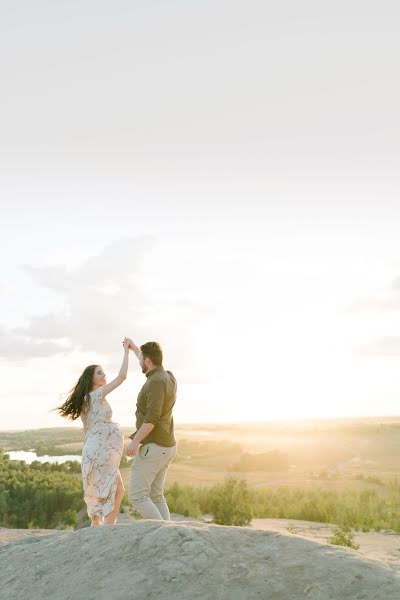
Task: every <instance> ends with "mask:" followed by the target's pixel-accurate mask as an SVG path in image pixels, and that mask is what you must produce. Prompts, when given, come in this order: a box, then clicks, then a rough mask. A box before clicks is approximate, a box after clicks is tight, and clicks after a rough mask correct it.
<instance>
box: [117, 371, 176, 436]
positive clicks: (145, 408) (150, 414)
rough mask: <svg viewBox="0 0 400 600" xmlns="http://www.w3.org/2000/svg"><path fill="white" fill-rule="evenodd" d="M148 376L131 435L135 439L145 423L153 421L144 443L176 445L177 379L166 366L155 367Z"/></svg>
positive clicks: (138, 399) (141, 393)
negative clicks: (175, 407)
mask: <svg viewBox="0 0 400 600" xmlns="http://www.w3.org/2000/svg"><path fill="white" fill-rule="evenodd" d="M146 377H147V381H146V383H145V384H144V386H143V387H142V389H141V390H140V392H139V395H138V398H137V402H136V431H135V433H132V435H130V436H129V437H130V438H131V439H133V438H134V437H135V435H136V433H137V431H138V430H139V429H140V427H141V426H142V425H143V423H152V424H153V425H154V429H153V430H152V431H151V432H150V433H149V435H147V436H146V437H145V438H144V439H143V440H142V444H149V443H150V442H153V443H154V444H159V446H167V447H170V446H174V445H175V444H176V440H175V435H174V419H173V416H172V409H173V407H174V404H175V402H176V389H177V384H176V379H175V377H174V376H173V374H172V373H171V371H166V370H165V369H164V367H155V368H154V369H152V370H151V371H149V372H148V373H146Z"/></svg>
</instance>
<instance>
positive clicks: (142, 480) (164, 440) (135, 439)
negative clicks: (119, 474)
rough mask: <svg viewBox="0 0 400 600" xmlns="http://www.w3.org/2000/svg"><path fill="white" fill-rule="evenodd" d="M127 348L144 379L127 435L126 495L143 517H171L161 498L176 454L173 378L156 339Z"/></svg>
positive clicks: (174, 389)
mask: <svg viewBox="0 0 400 600" xmlns="http://www.w3.org/2000/svg"><path fill="white" fill-rule="evenodd" d="M127 341H128V344H129V348H130V349H131V350H133V352H134V353H135V354H136V356H137V357H138V359H139V363H140V366H141V368H142V372H143V373H144V374H145V375H146V378H147V381H146V383H145V384H144V385H143V387H142V389H141V390H140V392H139V395H138V398H137V403H136V432H135V433H133V434H132V435H130V436H129V437H130V438H131V440H132V441H131V442H130V444H129V445H128V456H134V457H135V458H134V460H133V462H132V475H131V481H130V485H129V490H128V498H129V500H130V501H131V502H132V504H133V505H134V506H135V508H136V509H137V510H138V511H139V512H140V514H141V515H142V517H143V518H144V519H159V520H165V521H169V520H170V518H171V517H170V513H169V509H168V504H167V502H166V500H165V498H164V483H165V477H166V474H167V469H168V466H169V464H170V463H171V462H172V460H173V459H174V458H175V456H176V440H175V436H174V419H173V416H172V409H173V407H174V404H175V401H176V389H177V384H176V379H175V377H174V376H173V374H172V373H171V371H166V370H165V369H164V367H163V365H162V363H163V355H162V350H161V347H160V345H159V344H158V343H157V342H147V343H146V344H143V346H140V349H139V348H138V347H137V346H135V344H134V343H133V342H132V340H131V339H129V338H128V340H127Z"/></svg>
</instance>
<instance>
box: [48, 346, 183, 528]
mask: <svg viewBox="0 0 400 600" xmlns="http://www.w3.org/2000/svg"><path fill="white" fill-rule="evenodd" d="M123 348H124V358H123V361H122V365H121V369H120V372H119V374H118V376H117V377H116V378H115V379H113V381H111V382H110V383H107V382H106V375H105V373H104V371H103V369H102V367H101V366H99V365H90V366H89V367H86V369H85V370H84V371H83V373H82V375H81V376H80V378H79V380H78V382H77V384H76V385H75V387H74V388H73V389H72V390H71V392H70V394H69V396H68V398H67V400H66V401H65V402H64V404H63V405H62V406H60V407H59V408H58V410H59V413H60V414H61V415H62V416H63V417H67V418H70V419H72V420H75V419H77V418H78V417H81V419H82V422H83V428H84V432H85V442H84V445H83V449H82V480H83V490H84V498H85V502H86V505H87V513H88V515H89V517H90V519H91V522H92V527H94V526H97V525H113V524H115V523H116V521H117V517H118V513H119V509H120V506H121V501H122V497H123V495H124V491H125V489H124V484H123V482H122V477H121V473H120V471H119V464H120V461H121V456H122V452H123V447H124V438H123V434H122V431H121V429H120V426H119V425H118V424H117V423H114V422H113V421H112V420H111V418H112V410H111V407H110V405H109V404H108V402H107V399H106V396H108V394H110V392H112V391H113V390H115V389H116V388H117V387H119V386H120V385H121V384H122V383H123V382H124V381H125V379H126V376H127V373H128V362H129V350H132V351H133V352H134V353H135V355H136V356H137V358H138V360H139V364H140V366H141V369H142V372H143V373H144V374H145V375H146V378H147V380H146V382H145V384H144V385H143V387H142V389H141V390H140V392H139V395H138V398H137V404H136V432H135V433H133V434H132V435H130V436H129V437H130V439H131V442H130V443H129V445H128V451H127V454H128V456H133V457H134V459H133V461H132V475H131V480H130V485H129V490H128V498H129V500H130V501H131V502H132V504H133V505H134V506H135V508H136V509H137V510H138V511H139V513H140V514H141V515H142V517H143V518H144V519H159V520H162V519H164V520H169V519H170V514H169V509H168V505H167V502H166V500H165V498H164V483H165V477H166V474H167V469H168V466H169V464H170V463H171V461H172V460H173V459H174V457H175V455H176V441H175V436H174V421H173V417H172V409H173V406H174V404H175V401H176V388H177V386H176V379H175V377H174V376H173V374H172V373H171V372H170V371H166V370H165V369H164V367H163V364H162V363H163V355H162V350H161V347H160V345H159V344H158V343H157V342H147V343H146V344H143V345H142V346H140V348H138V347H137V346H136V345H135V344H134V343H133V341H132V340H131V339H130V338H125V340H124V341H123Z"/></svg>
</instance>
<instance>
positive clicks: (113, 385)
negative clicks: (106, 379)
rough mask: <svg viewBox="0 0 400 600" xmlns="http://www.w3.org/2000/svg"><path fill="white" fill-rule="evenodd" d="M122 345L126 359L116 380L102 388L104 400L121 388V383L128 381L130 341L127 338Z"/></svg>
mask: <svg viewBox="0 0 400 600" xmlns="http://www.w3.org/2000/svg"><path fill="white" fill-rule="evenodd" d="M122 345H123V347H124V359H123V361H122V365H121V368H120V370H119V373H118V375H117V376H116V378H115V379H113V380H112V381H110V383H107V384H106V385H103V386H102V388H101V391H102V397H103V398H104V397H105V396H107V394H109V393H110V392H112V391H113V390H115V388H117V387H118V386H120V385H121V383H123V382H124V381H125V379H126V375H127V373H128V362H129V344H128V341H127V339H126V338H125V340H124V341H123V342H122Z"/></svg>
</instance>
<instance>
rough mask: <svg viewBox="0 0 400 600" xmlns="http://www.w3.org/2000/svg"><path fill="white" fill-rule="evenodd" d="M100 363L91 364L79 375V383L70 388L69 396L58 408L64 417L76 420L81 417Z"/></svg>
mask: <svg viewBox="0 0 400 600" xmlns="http://www.w3.org/2000/svg"><path fill="white" fill-rule="evenodd" d="M97 366H98V365H89V366H88V367H86V369H85V370H84V371H83V373H82V375H81V376H80V377H79V379H78V382H77V384H76V385H75V386H74V387H73V388H72V390H70V392H69V395H68V398H67V399H66V401H65V402H64V404H62V405H61V406H59V407H58V408H57V410H58V412H59V414H60V415H61V416H62V417H66V418H67V419H71V420H72V421H75V419H77V418H78V417H80V415H81V413H82V409H83V405H84V403H85V400H86V398H87V397H88V394H89V392H91V391H92V388H93V374H94V371H95V369H96V367H97Z"/></svg>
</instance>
